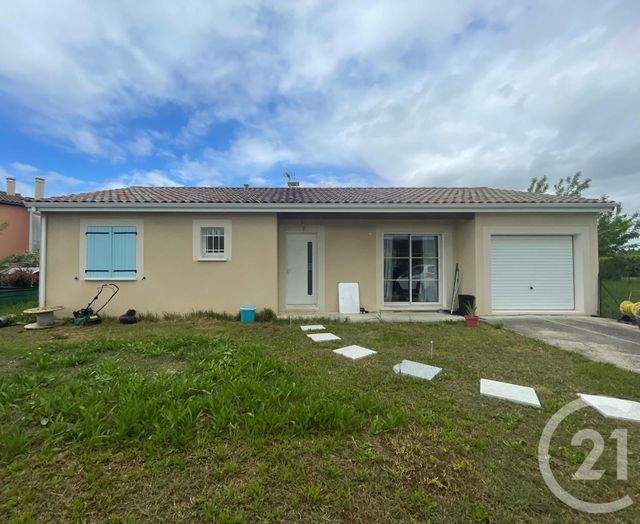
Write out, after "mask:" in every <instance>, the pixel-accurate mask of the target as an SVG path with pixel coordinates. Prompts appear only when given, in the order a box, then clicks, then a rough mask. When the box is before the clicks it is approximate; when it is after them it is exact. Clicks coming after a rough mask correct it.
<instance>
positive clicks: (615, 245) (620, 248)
mask: <svg viewBox="0 0 640 524" xmlns="http://www.w3.org/2000/svg"><path fill="white" fill-rule="evenodd" d="M590 187H591V179H590V178H585V179H584V180H583V179H582V172H580V171H578V172H577V173H576V174H575V175H573V176H568V177H566V178H561V179H560V180H558V182H557V183H556V184H555V185H554V186H553V189H554V191H555V193H556V195H563V196H578V197H579V196H582V193H583V192H584V191H586V190H587V189H589V188H590ZM548 189H549V179H548V178H547V177H546V176H543V177H541V178H538V177H534V178H532V179H531V184H529V188H528V189H527V191H528V192H529V193H546V192H547V191H548ZM601 200H602V201H603V202H607V201H608V197H607V196H606V195H603V196H602V197H601ZM638 238H640V213H633V214H632V215H628V214H626V213H623V210H622V204H619V203H618V204H616V207H615V209H614V210H613V211H608V212H605V213H600V215H599V216H598V246H599V254H600V256H612V255H619V254H622V253H625V252H627V251H629V250H631V249H634V248H636V247H637V246H638V244H637V240H638Z"/></svg>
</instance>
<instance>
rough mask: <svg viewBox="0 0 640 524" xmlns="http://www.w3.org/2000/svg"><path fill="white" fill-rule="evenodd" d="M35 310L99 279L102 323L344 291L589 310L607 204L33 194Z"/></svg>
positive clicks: (427, 197)
mask: <svg viewBox="0 0 640 524" xmlns="http://www.w3.org/2000/svg"><path fill="white" fill-rule="evenodd" d="M29 205H30V206H31V207H32V209H33V210H34V212H37V213H39V214H40V215H41V217H42V238H41V245H42V247H41V254H42V260H41V289H40V303H41V305H62V306H64V307H65V308H66V309H67V313H68V312H70V311H72V310H73V309H76V308H78V307H80V306H81V305H83V304H85V303H86V302H87V301H88V299H89V298H91V297H92V296H93V294H94V293H95V288H96V287H97V285H99V284H100V283H102V282H112V281H117V282H118V284H119V286H120V288H121V291H120V294H119V295H118V296H117V297H116V299H114V303H113V305H112V306H111V305H110V309H111V310H112V311H113V314H116V313H118V312H120V310H122V311H124V310H125V309H127V308H134V309H136V310H138V311H141V312H154V313H163V312H183V313H184V312H190V311H194V310H214V311H219V312H223V311H226V312H231V313H235V312H237V311H238V310H239V308H240V306H242V305H245V304H251V305H254V306H256V307H257V308H258V309H262V308H271V309H273V310H274V311H277V312H279V313H287V312H293V313H299V312H305V313H311V312H317V313H318V314H326V313H334V312H337V311H338V283H340V282H357V283H359V287H360V303H361V306H362V307H364V308H366V309H367V310H369V311H381V310H402V311H406V310H417V311H430V310H440V309H448V308H449V307H450V306H451V301H452V291H453V289H452V288H453V279H454V271H455V267H456V264H458V267H459V268H460V274H461V283H460V293H463V294H469V295H474V296H475V297H476V301H477V305H478V311H479V313H481V314H485V315H488V314H496V313H509V312H517V313H523V312H546V313H553V312H557V313H563V314H566V313H579V314H594V313H596V308H597V294H598V290H597V273H598V245H597V243H598V237H597V230H596V219H597V215H598V213H599V212H602V211H607V210H610V209H611V204H609V203H603V202H601V201H598V200H593V199H585V198H578V197H563V196H555V195H546V194H536V193H525V192H518V191H510V190H499V189H491V188H306V187H287V188H195V187H129V188H124V189H115V190H106V191H98V192H93V193H81V194H75V195H67V196H61V197H51V198H42V199H38V200H34V201H32V202H30V203H29Z"/></svg>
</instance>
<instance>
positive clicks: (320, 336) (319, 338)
mask: <svg viewBox="0 0 640 524" xmlns="http://www.w3.org/2000/svg"><path fill="white" fill-rule="evenodd" d="M307 336H308V337H309V338H310V339H311V340H313V341H314V342H329V341H330V340H340V337H339V336H337V335H334V334H333V333H311V335H307Z"/></svg>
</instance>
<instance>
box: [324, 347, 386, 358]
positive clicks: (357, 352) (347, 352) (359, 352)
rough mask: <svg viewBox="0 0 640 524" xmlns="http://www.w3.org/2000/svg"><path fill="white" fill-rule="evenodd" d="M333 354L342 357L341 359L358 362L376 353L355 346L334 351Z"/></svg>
mask: <svg viewBox="0 0 640 524" xmlns="http://www.w3.org/2000/svg"><path fill="white" fill-rule="evenodd" d="M333 352H334V353H337V354H338V355H342V356H343V357H347V358H350V359H351V360H358V359H361V358H364V357H368V356H369V355H375V354H376V353H377V351H373V350H372V349H367V348H363V347H361V346H355V345H354V346H346V347H343V348H339V349H334V350H333Z"/></svg>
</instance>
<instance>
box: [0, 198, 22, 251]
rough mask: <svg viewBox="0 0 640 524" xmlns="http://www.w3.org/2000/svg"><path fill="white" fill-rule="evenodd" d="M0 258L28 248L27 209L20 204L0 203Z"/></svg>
mask: <svg viewBox="0 0 640 524" xmlns="http://www.w3.org/2000/svg"><path fill="white" fill-rule="evenodd" d="M5 222H6V224H7V226H6V227H5V228H4V229H3V230H2V232H0V258H5V257H8V256H9V255H13V254H14V253H25V252H26V251H28V250H29V211H27V208H26V207H22V206H7V205H0V224H3V223H5Z"/></svg>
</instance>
